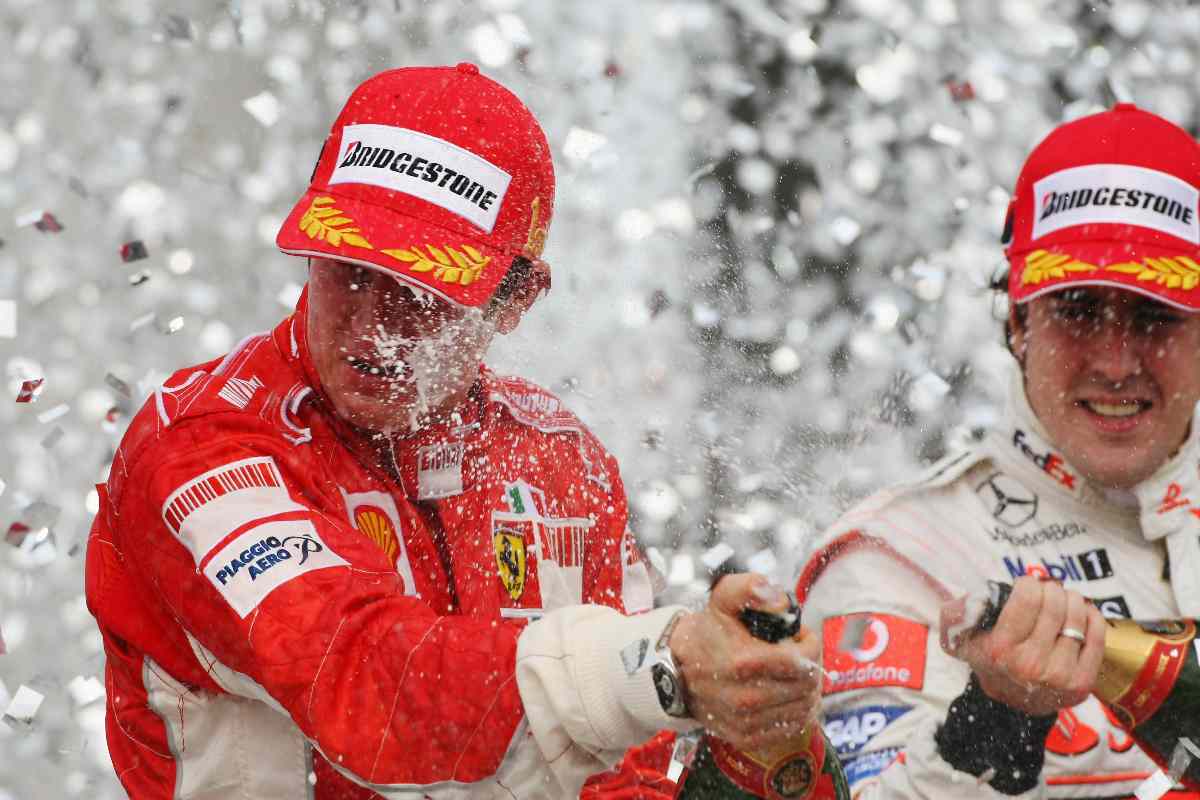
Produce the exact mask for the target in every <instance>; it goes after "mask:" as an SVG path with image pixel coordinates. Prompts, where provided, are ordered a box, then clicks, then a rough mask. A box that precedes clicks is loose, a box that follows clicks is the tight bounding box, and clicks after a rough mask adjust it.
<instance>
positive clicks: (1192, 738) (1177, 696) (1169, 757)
mask: <svg viewBox="0 0 1200 800" xmlns="http://www.w3.org/2000/svg"><path fill="white" fill-rule="evenodd" d="M989 588H990V590H991V596H990V597H989V599H988V603H987V607H986V608H985V610H984V612H983V615H982V616H981V617H980V620H979V622H978V623H976V625H975V628H976V629H977V630H981V631H985V630H990V629H991V628H992V626H994V625H995V624H996V620H997V619H999V616H1000V609H1001V608H1003V607H1004V603H1005V602H1006V601H1007V600H1008V597H1009V595H1010V594H1011V592H1012V586H1010V585H1009V584H1007V583H1000V582H996V581H990V582H989ZM1107 624H1108V630H1107V631H1106V632H1105V636H1104V661H1103V663H1102V664H1101V665H1100V676H1099V678H1098V679H1097V680H1096V685H1095V687H1094V688H1093V690H1092V693H1093V694H1094V695H1095V696H1096V697H1097V698H1099V699H1100V701H1101V702H1102V703H1104V704H1105V705H1106V706H1108V708H1109V709H1111V710H1112V712H1113V714H1114V715H1115V716H1116V717H1117V719H1118V720H1119V721H1120V722H1121V724H1122V725H1123V726H1125V728H1126V729H1127V730H1128V731H1129V733H1130V734H1131V735H1132V736H1133V738H1134V740H1135V741H1136V742H1137V743H1138V745H1139V746H1140V747H1141V748H1142V751H1143V752H1144V753H1145V754H1146V755H1148V756H1149V757H1150V758H1151V759H1153V760H1154V761H1155V762H1157V763H1158V765H1159V766H1161V767H1163V768H1164V769H1168V765H1170V773H1171V774H1172V776H1173V777H1175V778H1177V779H1179V780H1181V781H1182V782H1183V783H1184V784H1185V785H1187V786H1188V787H1189V788H1192V789H1200V747H1197V745H1200V661H1198V660H1197V655H1198V651H1197V649H1196V648H1197V646H1200V643H1198V642H1197V641H1196V632H1197V631H1196V621H1195V620H1191V619H1168V620H1154V621H1134V620H1127V619H1109V620H1107ZM1181 744H1182V745H1183V751H1184V752H1187V753H1190V754H1191V756H1192V757H1191V758H1185V759H1184V760H1183V763H1184V764H1185V765H1186V767H1185V768H1183V769H1181V768H1180V765H1179V763H1178V762H1179V758H1178V757H1177V755H1176V754H1178V753H1179V752H1180V745H1181ZM1172 762H1175V763H1172Z"/></svg>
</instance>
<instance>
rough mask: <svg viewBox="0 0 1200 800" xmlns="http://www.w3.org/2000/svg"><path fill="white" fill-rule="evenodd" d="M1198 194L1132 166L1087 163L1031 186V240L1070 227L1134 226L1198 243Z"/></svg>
mask: <svg viewBox="0 0 1200 800" xmlns="http://www.w3.org/2000/svg"><path fill="white" fill-rule="evenodd" d="M1197 199H1198V193H1197V190H1196V188H1195V187H1194V186H1192V185H1191V184H1189V183H1187V182H1186V181H1183V180H1180V179H1179V178H1176V177H1175V176H1174V175H1168V174H1167V173H1165V172H1159V171H1158V170H1154V169H1146V168H1145V167H1135V166H1133V165H1130V164H1089V165H1088V166H1084V167H1072V168H1071V169H1064V170H1060V171H1058V172H1055V173H1054V174H1052V175H1047V176H1046V177H1045V178H1042V179H1041V180H1040V181H1037V182H1036V183H1034V185H1033V200H1034V208H1035V209H1037V217H1036V218H1035V219H1034V222H1033V238H1034V239H1037V238H1039V237H1041V236H1045V235H1046V234H1048V233H1053V232H1054V231H1057V230H1061V229H1062V228H1069V227H1071V226H1073V225H1089V224H1092V223H1110V224H1113V223H1115V224H1118V225H1136V226H1139V227H1142V228H1150V229H1151V230H1156V231H1161V232H1163V233H1166V234H1169V235H1171V236H1178V237H1179V238H1180V239H1186V240H1187V241H1189V242H1191V243H1192V244H1200V224H1198V221H1197V219H1196V204H1197Z"/></svg>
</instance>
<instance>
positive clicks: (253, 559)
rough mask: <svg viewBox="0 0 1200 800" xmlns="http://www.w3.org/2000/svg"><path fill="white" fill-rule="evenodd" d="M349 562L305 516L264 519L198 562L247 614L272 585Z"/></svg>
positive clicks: (231, 602)
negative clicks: (333, 549) (324, 540)
mask: <svg viewBox="0 0 1200 800" xmlns="http://www.w3.org/2000/svg"><path fill="white" fill-rule="evenodd" d="M341 566H349V565H348V564H347V563H346V562H345V561H344V560H343V559H342V558H341V557H340V556H339V555H337V553H334V552H333V551H332V550H330V549H329V548H328V547H327V546H326V545H325V543H324V542H323V541H322V540H321V537H320V535H319V534H318V533H317V529H316V528H315V527H313V524H312V522H310V521H309V520H307V519H289V520H277V521H274V522H263V523H262V524H260V525H256V526H255V527H253V528H252V529H251V530H249V531H246V532H245V533H243V534H241V535H239V536H236V537H235V538H234V539H232V540H231V541H230V542H229V543H228V544H226V545H225V546H223V547H220V548H218V549H216V550H215V551H214V552H213V553H212V554H210V555H209V557H207V558H205V559H203V560H202V561H201V562H200V571H201V572H203V573H204V575H205V577H207V578H208V579H209V581H210V582H211V583H212V585H213V587H214V588H216V590H217V591H218V592H220V594H221V596H222V597H224V598H225V600H226V601H227V602H228V603H229V605H230V606H232V607H233V610H234V611H236V612H237V613H238V616H240V617H242V618H243V619H244V618H245V617H246V616H247V615H248V614H249V613H250V612H251V611H253V610H254V609H255V608H257V607H258V605H259V604H260V603H261V602H262V601H263V600H265V599H266V597H267V595H269V594H270V593H271V592H273V591H274V590H276V589H278V588H279V587H280V586H282V585H283V584H285V583H287V582H288V581H290V580H292V579H293V578H298V577H300V576H301V575H303V574H305V573H307V572H312V571H314V570H318V569H325V568H327V567H341Z"/></svg>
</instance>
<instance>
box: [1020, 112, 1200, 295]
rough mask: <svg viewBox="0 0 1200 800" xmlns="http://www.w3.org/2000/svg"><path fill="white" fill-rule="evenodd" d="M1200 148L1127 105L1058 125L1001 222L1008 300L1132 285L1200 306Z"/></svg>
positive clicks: (1164, 122) (1028, 165)
mask: <svg viewBox="0 0 1200 800" xmlns="http://www.w3.org/2000/svg"><path fill="white" fill-rule="evenodd" d="M1198 200H1200V144H1197V142H1196V140H1195V139H1193V138H1192V137H1191V136H1190V135H1189V134H1188V133H1187V131H1185V130H1183V129H1182V128H1180V127H1179V126H1177V125H1175V124H1173V123H1171V122H1168V121H1167V120H1165V119H1163V118H1162V117H1159V116H1157V115H1155V114H1151V113H1149V112H1148V111H1143V110H1142V109H1140V108H1138V107H1137V106H1135V105H1133V104H1131V103H1120V104H1118V105H1116V106H1114V107H1113V108H1112V109H1111V110H1109V111H1105V112H1103V113H1100V114H1093V115H1091V116H1087V117H1083V118H1081V119H1078V120H1075V121H1073V122H1069V123H1067V124H1065V125H1061V126H1059V127H1057V128H1055V129H1054V130H1053V131H1051V132H1050V134H1049V135H1048V136H1047V137H1046V138H1045V139H1043V140H1042V142H1041V143H1040V144H1039V145H1038V146H1037V147H1036V148H1035V149H1034V151H1033V152H1032V153H1031V154H1030V155H1029V158H1028V160H1026V162H1025V166H1024V167H1022V169H1021V175H1020V177H1019V178H1018V179H1017V188H1016V192H1015V194H1014V197H1013V201H1012V203H1011V204H1010V205H1009V210H1008V220H1007V222H1006V224H1005V244H1006V248H1005V254H1006V255H1007V256H1008V259H1009V264H1010V270H1009V297H1010V298H1011V300H1012V301H1013V302H1016V303H1023V302H1026V301H1028V300H1031V299H1033V298H1034V297H1037V296H1039V295H1042V294H1046V293H1047V292H1053V291H1057V290H1059V289H1062V288H1065V287H1068V286H1080V285H1100V286H1116V287H1119V288H1123V289H1130V290H1133V291H1137V292H1141V293H1142V294H1145V295H1148V296H1150V297H1153V298H1154V299H1156V300H1160V301H1162V302H1164V303H1168V304H1170V305H1172V306H1176V307H1178V308H1183V309H1187V310H1189V311H1196V310H1200V204H1198Z"/></svg>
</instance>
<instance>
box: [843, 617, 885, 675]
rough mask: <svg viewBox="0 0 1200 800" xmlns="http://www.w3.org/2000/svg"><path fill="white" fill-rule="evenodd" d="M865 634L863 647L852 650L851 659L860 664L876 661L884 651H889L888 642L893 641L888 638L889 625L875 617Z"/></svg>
mask: <svg viewBox="0 0 1200 800" xmlns="http://www.w3.org/2000/svg"><path fill="white" fill-rule="evenodd" d="M864 633H865V635H864V636H863V641H862V646H860V647H855V648H853V649H851V650H850V657H851V658H853V659H854V660H855V661H857V662H859V663H860V664H865V663H867V662H868V661H874V660H875V659H877V658H879V657H880V656H881V655H883V651H884V650H887V646H888V642H889V641H890V639H891V637H889V636H888V629H887V625H884V624H883V621H882V620H879V619H875V618H874V617H872V618H871V621H870V622H868V623H867V628H866V631H865V632H864Z"/></svg>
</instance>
